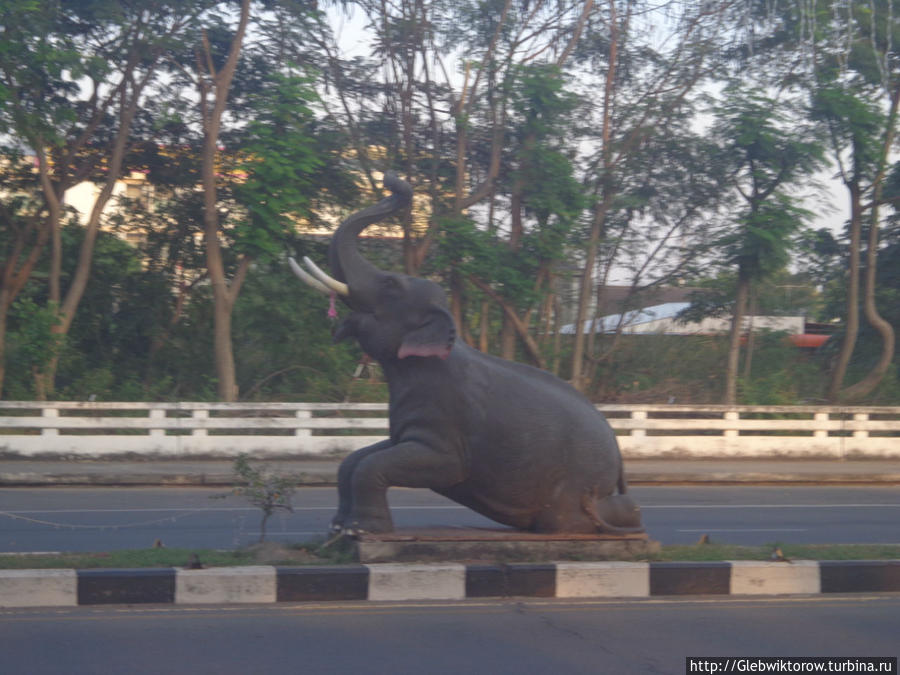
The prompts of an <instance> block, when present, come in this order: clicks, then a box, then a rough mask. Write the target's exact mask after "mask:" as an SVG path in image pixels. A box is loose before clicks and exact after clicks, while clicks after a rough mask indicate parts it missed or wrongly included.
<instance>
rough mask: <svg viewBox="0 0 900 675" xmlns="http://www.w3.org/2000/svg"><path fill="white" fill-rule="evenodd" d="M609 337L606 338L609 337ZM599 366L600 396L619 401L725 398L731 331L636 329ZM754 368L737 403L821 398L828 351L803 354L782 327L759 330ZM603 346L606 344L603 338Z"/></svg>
mask: <svg viewBox="0 0 900 675" xmlns="http://www.w3.org/2000/svg"><path fill="white" fill-rule="evenodd" d="M608 339H609V338H604V340H608ZM620 340H621V344H620V346H619V348H618V349H617V351H616V357H615V359H611V360H610V361H608V362H606V363H604V364H602V365H601V367H600V375H599V378H598V385H597V388H596V390H595V391H593V392H592V396H593V397H594V398H595V399H596V400H600V401H606V402H618V403H645V402H646V403H650V402H654V403H660V402H663V403H664V402H671V403H685V404H689V403H694V404H703V403H711V404H718V403H721V402H722V400H721V394H720V392H721V389H722V385H723V382H724V370H725V362H726V358H727V352H728V337H727V336H724V335H723V336H711V335H705V336H704V335H698V336H677V335H632V336H625V337H622V338H620ZM755 340H756V347H755V350H754V357H753V364H754V366H753V372H752V374H751V376H750V377H749V378H742V379H740V380H739V389H738V403H741V404H746V405H799V404H804V403H806V404H811V403H818V402H819V396H820V393H821V390H822V389H821V388H822V384H823V382H824V381H825V366H826V364H827V358H826V355H825V353H814V354H804V353H803V352H801V351H800V350H799V349H797V348H796V347H794V346H793V345H792V344H791V343H790V342H788V341H787V340H786V339H785V336H784V334H783V333H777V332H770V333H759V334H757V335H756V336H755ZM601 348H604V345H602V344H601Z"/></svg>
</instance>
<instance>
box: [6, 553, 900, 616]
mask: <svg viewBox="0 0 900 675" xmlns="http://www.w3.org/2000/svg"><path fill="white" fill-rule="evenodd" d="M885 592H888V593H890V592H900V560H856V561H804V560H798V561H793V562H761V561H730V562H643V563H640V562H578V563H574V562H565V563H563V562H558V563H510V564H463V563H440V564H392V563H385V564H368V565H363V564H356V565H336V566H310V567H272V566H250V567H231V568H229V567H218V568H210V569H200V570H188V569H176V568H144V569H90V570H73V569H56V570H5V571H0V608H35V607H66V606H69V607H72V606H84V605H100V604H147V603H153V604H185V605H190V604H233V603H254V604H259V603H277V602H313V601H315V602H321V601H354V600H365V601H414V600H466V599H471V598H498V599H500V598H514V597H525V598H582V599H588V598H609V599H616V598H649V597H654V596H680V595H703V596H753V597H761V596H781V595H811V594H830V593H885Z"/></svg>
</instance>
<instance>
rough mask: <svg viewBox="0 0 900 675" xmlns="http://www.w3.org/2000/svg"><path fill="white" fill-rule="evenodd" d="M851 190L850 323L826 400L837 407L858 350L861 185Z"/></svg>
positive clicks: (848, 302) (848, 315) (846, 327)
mask: <svg viewBox="0 0 900 675" xmlns="http://www.w3.org/2000/svg"><path fill="white" fill-rule="evenodd" d="M848 188H849V190H850V266H849V269H848V271H847V274H848V277H847V323H846V326H845V329H844V341H843V342H842V343H841V350H840V352H839V353H838V359H837V362H836V363H835V365H834V370H832V371H831V381H830V382H829V385H828V393H827V395H826V398H827V399H828V401H829V402H830V403H836V402H837V400H838V398H839V396H840V391H841V387H842V386H843V384H844V377H846V375H847V365H848V364H849V363H850V357H851V356H852V355H853V350H854V348H855V347H856V335H857V333H858V332H859V248H860V239H861V236H862V235H861V230H862V205H861V204H860V194H859V185H858V183H856V182H853V183H850V184H849V185H848Z"/></svg>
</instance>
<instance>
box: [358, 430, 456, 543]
mask: <svg viewBox="0 0 900 675" xmlns="http://www.w3.org/2000/svg"><path fill="white" fill-rule="evenodd" d="M463 478H464V472H463V467H462V462H461V461H460V458H459V455H458V454H457V453H455V452H452V451H450V450H446V451H442V450H436V449H434V448H431V447H429V446H427V445H425V444H424V443H421V442H418V441H404V442H401V443H398V444H397V445H394V446H392V447H390V448H387V449H383V450H381V451H380V452H371V453H369V454H368V455H367V456H366V457H364V458H362V459H360V461H359V462H358V463H357V464H356V468H355V469H354V471H353V473H352V476H351V492H352V504H351V509H350V514H349V517H347V518H346V519H345V528H344V529H345V531H353V530H355V531H358V532H391V531H393V529H394V523H393V520H392V519H391V512H390V509H389V508H388V503H387V489H388V488H389V487H412V488H430V489H432V490H442V489H447V488H449V487H451V486H453V485H456V484H457V483H459V482H461V481H462V480H463Z"/></svg>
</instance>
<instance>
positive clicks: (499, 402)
mask: <svg viewBox="0 0 900 675" xmlns="http://www.w3.org/2000/svg"><path fill="white" fill-rule="evenodd" d="M472 351H473V352H474V350H472ZM473 361H474V362H475V365H476V368H477V370H478V371H479V377H478V380H479V383H478V387H477V390H476V391H473V392H470V393H471V394H472V400H471V405H469V406H467V408H468V410H469V414H470V415H472V419H471V420H470V428H471V429H472V432H471V433H470V435H469V445H470V461H471V462H472V464H473V466H472V468H473V474H474V475H478V476H484V477H486V481H492V480H493V481H498V482H499V483H500V484H504V483H505V482H508V483H509V484H510V485H511V486H512V487H511V488H510V490H511V491H512V492H514V493H523V494H528V493H532V494H533V495H536V494H538V493H544V492H546V491H555V490H559V489H561V486H563V485H564V486H565V489H567V490H568V489H580V487H584V488H586V489H591V488H595V487H596V488H599V489H600V490H601V491H605V489H606V487H607V486H614V485H615V484H616V482H617V480H618V476H619V472H620V468H621V458H620V455H619V449H618V444H617V442H616V438H615V434H614V432H613V430H612V429H611V427H610V426H609V423H608V422H607V421H606V418H605V417H603V415H602V414H601V413H600V412H599V411H597V409H596V408H595V407H594V406H593V405H592V404H591V403H590V401H588V400H587V399H586V398H585V397H584V396H582V395H581V394H580V393H579V392H578V391H576V390H575V389H574V388H573V387H572V386H571V385H569V384H568V383H567V382H564V381H562V380H560V379H559V378H557V377H555V376H553V375H551V374H550V373H546V372H545V371H542V370H538V369H536V368H532V367H530V366H526V365H524V364H519V363H514V362H511V361H506V360H503V359H498V358H495V357H490V356H486V355H484V354H480V353H478V352H475V355H474V358H473ZM495 484H496V483H495ZM576 484H577V485H576ZM511 496H512V498H514V499H515V498H516V494H513V495H511ZM529 501H530V500H529Z"/></svg>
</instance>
